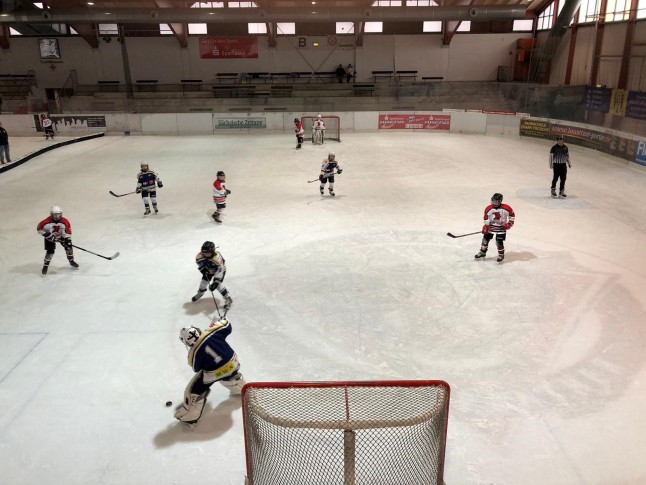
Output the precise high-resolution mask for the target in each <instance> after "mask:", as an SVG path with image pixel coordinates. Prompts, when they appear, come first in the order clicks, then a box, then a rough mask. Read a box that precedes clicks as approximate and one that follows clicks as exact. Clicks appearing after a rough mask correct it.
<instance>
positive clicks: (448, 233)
mask: <svg viewBox="0 0 646 485" xmlns="http://www.w3.org/2000/svg"><path fill="white" fill-rule="evenodd" d="M474 234H482V231H478V232H470V233H468V234H458V235H457V236H456V235H455V234H451V233H450V232H447V233H446V235H447V236H449V237H452V238H456V237H464V236H473V235H474Z"/></svg>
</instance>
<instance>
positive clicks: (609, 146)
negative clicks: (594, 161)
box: [551, 124, 637, 162]
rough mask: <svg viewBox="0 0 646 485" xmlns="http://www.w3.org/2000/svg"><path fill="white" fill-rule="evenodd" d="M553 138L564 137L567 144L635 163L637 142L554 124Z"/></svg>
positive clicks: (586, 129) (585, 129) (594, 131)
mask: <svg viewBox="0 0 646 485" xmlns="http://www.w3.org/2000/svg"><path fill="white" fill-rule="evenodd" d="M551 134H552V136H557V135H563V136H564V137H565V142H566V143H568V142H570V143H573V144H576V145H581V146H583V147H587V148H592V149H594V150H599V151H600V152H604V153H607V154H608V155H612V156H613V157H618V158H623V159H624V160H628V161H631V162H632V161H635V154H636V153H637V141H635V140H629V139H628V138H624V137H622V136H617V135H611V134H609V133H603V132H600V131H596V130H590V129H588V128H579V127H577V126H568V125H556V124H552V129H551Z"/></svg>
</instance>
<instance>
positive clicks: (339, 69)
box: [335, 64, 345, 83]
mask: <svg viewBox="0 0 646 485" xmlns="http://www.w3.org/2000/svg"><path fill="white" fill-rule="evenodd" d="M335 73H336V78H337V79H338V80H339V82H340V83H342V82H343V79H344V78H345V69H343V64H339V67H337V68H336V71H335Z"/></svg>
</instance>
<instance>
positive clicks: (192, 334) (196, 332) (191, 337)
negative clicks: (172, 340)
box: [179, 327, 202, 349]
mask: <svg viewBox="0 0 646 485" xmlns="http://www.w3.org/2000/svg"><path fill="white" fill-rule="evenodd" d="M200 335H202V330H200V329H199V328H197V327H188V328H183V329H181V330H180V331H179V339H180V340H181V341H182V343H183V344H184V345H186V346H187V347H188V348H189V349H190V348H191V347H193V345H195V342H197V339H199V338H200Z"/></svg>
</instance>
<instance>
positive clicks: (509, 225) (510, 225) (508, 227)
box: [505, 222, 514, 231]
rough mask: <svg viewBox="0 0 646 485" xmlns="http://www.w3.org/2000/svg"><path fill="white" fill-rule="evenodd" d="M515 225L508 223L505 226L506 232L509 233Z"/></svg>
mask: <svg viewBox="0 0 646 485" xmlns="http://www.w3.org/2000/svg"><path fill="white" fill-rule="evenodd" d="M513 225H514V223H513V222H508V223H507V224H505V231H509V229H511V228H512V226H513Z"/></svg>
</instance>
